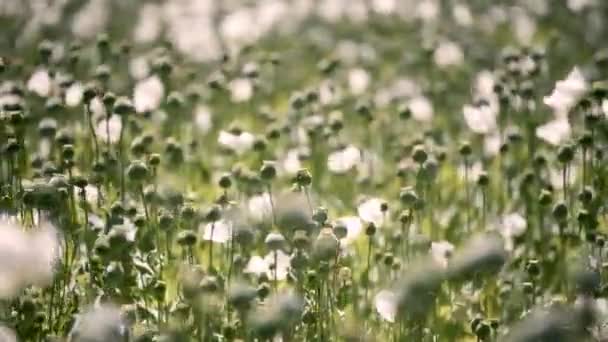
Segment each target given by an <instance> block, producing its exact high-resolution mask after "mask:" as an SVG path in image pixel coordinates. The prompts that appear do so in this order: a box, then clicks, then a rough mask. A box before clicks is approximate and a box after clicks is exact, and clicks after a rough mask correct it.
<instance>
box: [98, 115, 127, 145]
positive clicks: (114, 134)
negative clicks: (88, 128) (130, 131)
mask: <svg viewBox="0 0 608 342" xmlns="http://www.w3.org/2000/svg"><path fill="white" fill-rule="evenodd" d="M121 129H122V119H121V118H120V116H119V115H116V114H114V115H112V116H111V117H110V118H109V119H104V120H101V121H100V122H99V123H98V124H97V127H95V133H96V134H97V137H98V138H99V139H100V140H101V141H104V142H105V141H109V142H110V143H112V144H114V143H117V142H118V139H120V130H121Z"/></svg>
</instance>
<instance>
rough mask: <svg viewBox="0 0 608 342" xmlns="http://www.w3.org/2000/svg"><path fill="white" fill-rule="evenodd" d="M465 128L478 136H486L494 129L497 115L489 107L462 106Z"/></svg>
mask: <svg viewBox="0 0 608 342" xmlns="http://www.w3.org/2000/svg"><path fill="white" fill-rule="evenodd" d="M462 112H463V114H464V120H465V122H466V123H467V126H469V128H470V129H471V130H472V131H473V132H475V133H479V134H486V133H489V132H492V131H494V130H495V129H496V115H497V113H496V112H495V111H494V110H493V108H492V107H491V106H489V105H481V106H470V105H466V106H464V108H463V110H462Z"/></svg>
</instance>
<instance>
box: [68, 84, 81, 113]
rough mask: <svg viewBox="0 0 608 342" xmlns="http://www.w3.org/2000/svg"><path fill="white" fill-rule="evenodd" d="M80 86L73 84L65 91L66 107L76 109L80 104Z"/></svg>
mask: <svg viewBox="0 0 608 342" xmlns="http://www.w3.org/2000/svg"><path fill="white" fill-rule="evenodd" d="M82 91H83V89H82V84H80V83H78V82H75V83H74V84H72V85H71V86H70V87H69V88H68V89H67V90H66V91H65V104H66V105H67V106H68V107H76V106H78V105H79V104H80V103H81V102H82V97H83V94H82Z"/></svg>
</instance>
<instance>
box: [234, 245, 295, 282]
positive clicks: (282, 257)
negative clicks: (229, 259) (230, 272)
mask: <svg viewBox="0 0 608 342" xmlns="http://www.w3.org/2000/svg"><path fill="white" fill-rule="evenodd" d="M275 257H276V262H277V265H276V267H272V266H273V265H274V263H275ZM290 266H291V257H290V256H289V255H288V254H286V253H285V252H283V251H282V250H276V251H273V252H270V253H268V254H267V255H266V256H265V257H263V258H262V257H260V256H257V255H254V256H252V257H251V258H249V262H247V266H245V269H244V270H243V272H244V273H248V274H255V275H261V274H266V275H267V276H268V278H269V279H272V280H274V278H275V269H276V278H277V280H285V279H287V274H288V272H289V267H290Z"/></svg>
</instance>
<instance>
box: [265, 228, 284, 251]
mask: <svg viewBox="0 0 608 342" xmlns="http://www.w3.org/2000/svg"><path fill="white" fill-rule="evenodd" d="M264 243H265V244H266V247H267V248H268V249H269V250H271V251H277V250H282V249H283V248H284V247H285V237H283V234H281V233H278V232H271V233H268V235H266V238H265V239H264Z"/></svg>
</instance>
